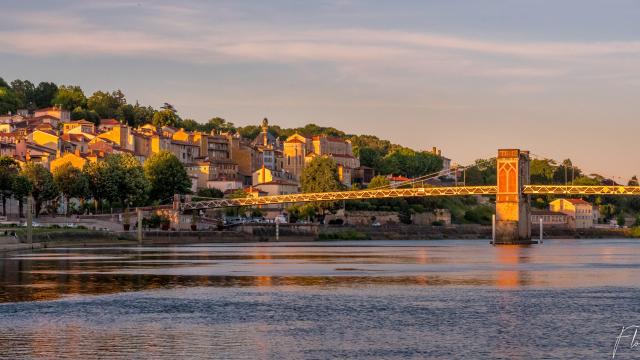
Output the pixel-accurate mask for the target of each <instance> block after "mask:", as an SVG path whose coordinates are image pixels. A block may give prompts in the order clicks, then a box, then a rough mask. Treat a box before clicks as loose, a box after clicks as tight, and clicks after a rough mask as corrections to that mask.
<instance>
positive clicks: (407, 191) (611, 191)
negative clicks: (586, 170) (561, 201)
mask: <svg viewBox="0 0 640 360" xmlns="http://www.w3.org/2000/svg"><path fill="white" fill-rule="evenodd" d="M522 191H523V193H525V194H554V195H639V196H640V186H574V185H525V186H523V190H522ZM497 192H498V187H497V186H447V187H419V188H397V189H379V190H375V189H374V190H356V191H337V192H326V193H306V194H304V193H303V194H289V195H271V196H262V197H250V198H242V199H213V200H206V201H195V202H186V203H181V204H180V205H179V206H180V209H181V210H195V209H210V208H224V207H234V206H256V205H270V204H289V203H299V202H314V201H340V200H360V199H389V198H399V197H424V196H465V195H495V194H496V193H497Z"/></svg>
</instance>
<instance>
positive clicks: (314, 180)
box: [300, 156, 342, 193]
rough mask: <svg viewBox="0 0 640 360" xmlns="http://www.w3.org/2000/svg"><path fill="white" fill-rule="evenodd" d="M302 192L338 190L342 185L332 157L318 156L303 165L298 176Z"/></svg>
mask: <svg viewBox="0 0 640 360" xmlns="http://www.w3.org/2000/svg"><path fill="white" fill-rule="evenodd" d="M300 183H301V185H302V192H305V193H315V192H328V191H339V190H340V189H341V188H342V186H341V184H340V177H339V175H338V166H337V165H336V163H335V162H334V161H333V159H331V158H328V157H324V156H318V157H316V158H314V159H313V160H311V162H309V164H308V165H307V166H305V168H304V170H303V171H302V175H301V177H300Z"/></svg>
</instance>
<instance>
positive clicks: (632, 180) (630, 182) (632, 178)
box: [627, 175, 640, 186]
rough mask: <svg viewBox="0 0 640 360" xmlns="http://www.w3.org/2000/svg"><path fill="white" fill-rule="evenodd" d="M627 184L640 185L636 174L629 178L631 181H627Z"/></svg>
mask: <svg viewBox="0 0 640 360" xmlns="http://www.w3.org/2000/svg"><path fill="white" fill-rule="evenodd" d="M627 185H629V186H640V184H639V183H638V177H637V176H636V175H633V176H632V177H631V179H629V182H628V183H627Z"/></svg>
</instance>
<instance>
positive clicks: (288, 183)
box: [254, 180, 298, 186]
mask: <svg viewBox="0 0 640 360" xmlns="http://www.w3.org/2000/svg"><path fill="white" fill-rule="evenodd" d="M260 185H289V186H298V184H296V183H292V182H289V181H284V180H273V181H269V182H265V183H261V184H257V185H254V186H260Z"/></svg>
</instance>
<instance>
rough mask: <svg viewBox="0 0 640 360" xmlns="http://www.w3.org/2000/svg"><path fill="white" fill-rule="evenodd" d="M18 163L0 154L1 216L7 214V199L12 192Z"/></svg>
mask: <svg viewBox="0 0 640 360" xmlns="http://www.w3.org/2000/svg"><path fill="white" fill-rule="evenodd" d="M18 170H19V167H18V163H17V162H16V161H15V160H13V159H12V158H10V157H8V156H0V197H2V216H7V199H8V198H10V197H11V194H12V192H13V178H14V177H15V176H16V175H17V174H18Z"/></svg>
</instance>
